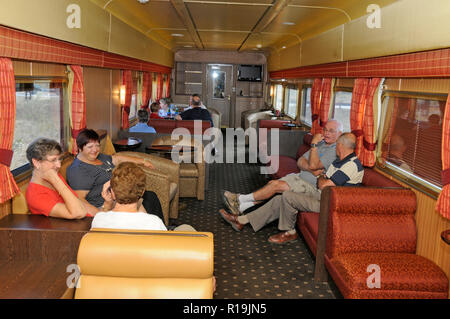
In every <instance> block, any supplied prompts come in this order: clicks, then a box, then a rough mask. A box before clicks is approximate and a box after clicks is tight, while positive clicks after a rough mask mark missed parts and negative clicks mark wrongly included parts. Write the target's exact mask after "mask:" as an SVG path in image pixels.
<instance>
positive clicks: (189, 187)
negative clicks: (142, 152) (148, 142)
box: [152, 136, 205, 200]
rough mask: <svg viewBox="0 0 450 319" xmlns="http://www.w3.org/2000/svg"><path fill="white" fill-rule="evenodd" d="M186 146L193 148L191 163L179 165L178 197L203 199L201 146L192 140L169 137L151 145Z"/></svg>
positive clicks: (203, 163) (203, 175) (198, 142)
mask: <svg viewBox="0 0 450 319" xmlns="http://www.w3.org/2000/svg"><path fill="white" fill-rule="evenodd" d="M177 144H178V145H187V146H195V147H196V148H197V151H196V152H195V153H194V156H195V158H193V161H192V163H183V162H182V163H180V164H179V165H180V183H179V185H180V187H179V189H180V197H197V199H198V200H204V199H205V161H204V158H203V144H202V142H201V141H198V140H196V139H194V138H187V137H186V136H183V137H182V138H180V139H179V140H176V139H172V137H171V136H161V137H159V138H157V139H155V140H154V141H153V144H152V145H177Z"/></svg>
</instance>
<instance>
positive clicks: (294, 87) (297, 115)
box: [283, 85, 300, 121]
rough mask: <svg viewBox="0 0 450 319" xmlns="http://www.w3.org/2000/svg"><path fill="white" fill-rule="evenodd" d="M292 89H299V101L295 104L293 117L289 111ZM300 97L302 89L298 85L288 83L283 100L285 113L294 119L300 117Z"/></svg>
mask: <svg viewBox="0 0 450 319" xmlns="http://www.w3.org/2000/svg"><path fill="white" fill-rule="evenodd" d="M290 90H295V91H297V103H296V105H295V116H294V117H292V116H291V115H290V114H288V111H289V91H290ZM299 97H300V90H299V87H298V86H296V85H286V86H285V88H284V100H283V102H284V103H283V114H284V115H285V116H286V117H288V118H290V119H292V120H294V121H295V120H296V119H297V118H298V117H299Z"/></svg>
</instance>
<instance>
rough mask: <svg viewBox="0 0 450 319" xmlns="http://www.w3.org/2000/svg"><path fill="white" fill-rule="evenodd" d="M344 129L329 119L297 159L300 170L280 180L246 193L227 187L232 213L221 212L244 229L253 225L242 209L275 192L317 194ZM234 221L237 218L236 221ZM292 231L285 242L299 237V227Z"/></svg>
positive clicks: (228, 201)
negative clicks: (297, 229) (229, 190)
mask: <svg viewBox="0 0 450 319" xmlns="http://www.w3.org/2000/svg"><path fill="white" fill-rule="evenodd" d="M342 130H343V127H342V123H340V122H339V121H337V120H329V121H328V122H327V123H326V125H325V127H324V129H323V134H321V133H319V134H316V135H314V137H313V139H312V141H311V149H310V150H309V151H308V152H306V153H305V154H304V155H303V156H302V157H300V158H299V159H298V161H297V166H298V167H299V168H300V173H293V174H289V175H287V176H285V177H283V178H280V179H279V180H271V181H270V182H269V183H268V184H266V185H265V186H264V187H262V188H260V189H258V190H257V191H255V192H253V193H250V194H246V195H244V194H235V193H231V192H228V191H225V192H224V193H223V199H224V202H225V204H226V206H227V207H228V209H229V210H230V211H231V213H232V214H228V213H227V212H225V211H224V210H221V211H219V214H220V215H221V216H222V218H224V219H225V220H226V221H227V222H229V223H230V224H231V225H232V226H233V228H234V229H235V230H240V229H242V227H241V226H243V225H244V224H246V223H249V222H250V223H251V224H252V226H253V223H252V221H251V218H250V220H249V219H248V218H247V216H248V215H242V213H243V212H244V211H245V210H246V209H248V208H250V207H253V206H254V205H256V204H259V203H261V202H262V201H264V200H266V199H269V198H271V197H272V196H274V195H275V194H279V193H284V192H286V191H290V192H292V193H300V194H306V195H311V194H317V192H318V188H317V180H318V178H319V176H321V175H322V174H323V173H324V172H326V171H327V170H328V168H329V167H330V165H331V164H332V163H333V161H335V160H336V141H337V139H338V138H339V137H340V136H341V134H342ZM319 194H320V192H319ZM269 203H270V202H269ZM269 203H267V204H266V205H268V204H269ZM266 205H264V206H263V207H265V206H266ZM258 210H259V209H258ZM249 215H250V214H249ZM250 217H251V216H250ZM230 219H231V222H230ZM239 219H240V220H239ZM233 221H236V223H234V222H233ZM254 228H255V227H254ZM256 228H258V227H256ZM282 234H284V233H282ZM288 235H292V236H288V237H286V236H285V237H283V238H282V242H285V241H290V240H294V239H296V238H297V237H298V235H297V233H295V230H293V231H292V230H291V233H290V234H288ZM280 236H281V235H280ZM272 237H274V236H272ZM272 237H271V238H270V239H269V241H270V242H274V243H279V238H274V239H273V240H272ZM286 239H288V240H286Z"/></svg>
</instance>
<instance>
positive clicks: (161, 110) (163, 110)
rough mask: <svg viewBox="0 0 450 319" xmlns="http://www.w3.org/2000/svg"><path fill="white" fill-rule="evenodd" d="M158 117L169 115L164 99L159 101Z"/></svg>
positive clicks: (167, 102)
mask: <svg viewBox="0 0 450 319" xmlns="http://www.w3.org/2000/svg"><path fill="white" fill-rule="evenodd" d="M158 114H159V116H160V117H167V116H168V115H169V101H168V100H167V99H165V98H162V99H160V100H159V111H158Z"/></svg>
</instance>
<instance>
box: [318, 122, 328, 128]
mask: <svg viewBox="0 0 450 319" xmlns="http://www.w3.org/2000/svg"><path fill="white" fill-rule="evenodd" d="M327 122H328V121H322V120H319V124H320V127H324V126H325V125H327Z"/></svg>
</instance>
